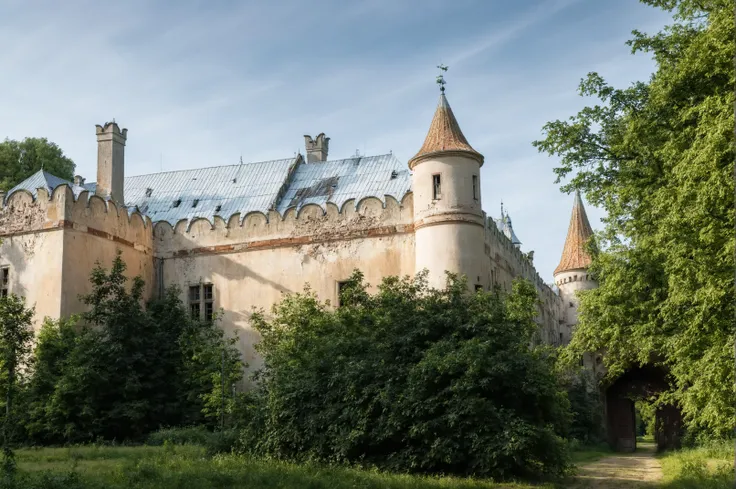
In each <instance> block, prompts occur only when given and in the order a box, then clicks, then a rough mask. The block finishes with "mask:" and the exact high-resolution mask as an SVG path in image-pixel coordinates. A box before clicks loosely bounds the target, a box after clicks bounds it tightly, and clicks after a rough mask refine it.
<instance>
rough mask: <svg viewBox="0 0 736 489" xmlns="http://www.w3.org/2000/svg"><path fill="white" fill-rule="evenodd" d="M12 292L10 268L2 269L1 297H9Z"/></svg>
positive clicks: (0, 275) (0, 274)
mask: <svg viewBox="0 0 736 489" xmlns="http://www.w3.org/2000/svg"><path fill="white" fill-rule="evenodd" d="M9 290H10V268H8V267H3V268H0V297H7V296H8V291H9Z"/></svg>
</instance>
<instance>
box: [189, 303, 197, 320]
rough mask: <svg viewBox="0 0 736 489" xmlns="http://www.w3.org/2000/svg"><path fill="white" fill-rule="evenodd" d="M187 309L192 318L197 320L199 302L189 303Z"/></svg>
mask: <svg viewBox="0 0 736 489" xmlns="http://www.w3.org/2000/svg"><path fill="white" fill-rule="evenodd" d="M189 311H190V313H191V315H192V319H196V320H199V302H196V303H191V304H189Z"/></svg>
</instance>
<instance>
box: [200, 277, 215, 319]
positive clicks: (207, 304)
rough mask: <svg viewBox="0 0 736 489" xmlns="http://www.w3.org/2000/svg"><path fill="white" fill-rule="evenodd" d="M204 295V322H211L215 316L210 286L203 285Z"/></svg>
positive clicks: (213, 299)
mask: <svg viewBox="0 0 736 489" xmlns="http://www.w3.org/2000/svg"><path fill="white" fill-rule="evenodd" d="M202 290H203V291H204V293H203V294H202V295H203V297H204V320H205V321H212V318H213V317H214V315H215V302H214V301H215V294H214V292H213V290H212V284H204V285H203V286H202Z"/></svg>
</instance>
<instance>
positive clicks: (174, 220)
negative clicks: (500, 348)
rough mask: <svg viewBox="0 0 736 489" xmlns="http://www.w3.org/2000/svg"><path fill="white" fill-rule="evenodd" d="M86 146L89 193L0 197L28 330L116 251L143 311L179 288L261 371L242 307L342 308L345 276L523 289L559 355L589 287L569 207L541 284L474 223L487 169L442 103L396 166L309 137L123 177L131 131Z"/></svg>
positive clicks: (4, 264) (74, 294)
mask: <svg viewBox="0 0 736 489" xmlns="http://www.w3.org/2000/svg"><path fill="white" fill-rule="evenodd" d="M96 134H97V141H98V156H97V162H98V163H97V181H96V183H86V182H85V180H84V179H83V178H82V177H79V176H78V177H76V178H75V179H74V181H73V182H69V181H65V180H62V179H60V178H58V177H56V176H54V175H51V174H49V173H47V172H44V171H39V172H37V173H36V174H34V175H33V176H31V177H29V178H28V179H26V180H25V181H24V182H22V183H20V184H19V185H17V186H16V187H15V188H13V189H11V190H10V191H9V192H7V193H6V194H5V195H2V196H0V197H1V198H0V200H1V201H2V207H0V239H2V243H1V244H0V280H1V281H2V293H6V294H7V293H15V294H17V295H20V296H24V297H25V298H26V301H27V304H28V305H30V306H34V307H35V314H36V325H37V326H38V325H40V323H41V321H42V320H43V318H44V317H46V316H48V317H52V318H57V317H67V316H69V315H72V314H76V313H80V312H82V311H83V310H84V306H83V304H81V303H80V301H79V296H80V294H86V293H88V292H89V291H90V288H91V286H90V283H89V274H90V271H91V270H92V268H93V267H94V266H95V264H96V263H100V264H102V265H103V266H105V267H109V265H110V264H111V262H112V260H113V258H114V256H115V254H116V253H117V250H120V251H121V252H122V258H123V259H124V261H125V262H126V264H127V266H128V274H129V276H131V277H132V276H134V275H140V276H141V277H142V278H143V279H144V281H145V283H146V292H145V293H146V296H147V297H148V298H151V297H155V296H157V295H159V294H161V293H162V292H163V291H164V289H165V288H166V287H168V286H170V285H178V286H179V287H180V289H181V291H182V300H183V301H184V303H186V304H187V305H188V307H189V310H190V311H191V314H192V315H194V316H196V317H200V318H203V319H207V318H209V317H211V316H212V315H213V314H214V313H215V312H217V311H222V319H221V324H222V327H223V328H224V329H225V330H226V332H228V333H231V334H232V333H236V334H237V335H238V337H239V348H240V351H241V352H242V354H243V359H244V361H246V362H247V363H248V364H249V365H250V366H251V368H254V367H257V366H258V365H259V363H260V362H259V359H258V357H257V354H256V353H255V351H254V349H253V346H254V344H255V343H256V342H257V341H258V335H257V333H256V332H255V331H254V330H252V329H251V327H250V325H249V317H250V315H251V313H252V310H253V307H256V308H263V309H265V310H266V311H270V309H271V306H272V305H273V304H275V303H277V302H279V301H280V300H281V298H282V294H284V293H288V292H298V291H301V290H302V289H303V286H304V284H305V283H309V284H310V285H311V287H312V289H313V290H314V291H315V292H316V293H317V294H318V296H319V297H320V298H321V299H323V300H325V299H328V300H330V301H331V303H332V304H335V305H339V290H340V286H341V283H342V282H343V281H345V280H346V279H347V278H348V277H349V276H350V274H351V273H352V271H353V270H354V269H356V268H357V269H360V270H361V271H362V272H363V273H364V275H365V278H366V280H367V281H368V282H369V283H371V284H373V285H376V284H378V283H380V281H381V279H382V278H383V277H386V276H390V275H399V276H404V275H414V274H415V273H417V272H419V271H421V270H423V269H427V270H428V273H429V275H428V279H429V282H430V285H431V286H434V287H442V286H444V284H445V271H446V270H447V271H450V272H454V273H459V274H464V275H465V276H466V277H467V279H468V286H469V288H470V289H471V290H475V289H483V290H489V289H490V288H492V287H494V286H499V287H501V288H503V289H506V290H510V286H511V281H512V280H513V279H514V278H516V277H524V278H525V279H527V280H529V281H531V282H532V283H533V284H534V285H535V286H536V288H537V291H538V293H539V298H540V302H539V315H538V324H539V327H540V328H539V337H538V340H539V341H543V342H546V343H550V344H555V345H559V344H564V343H567V342H568V341H569V339H570V335H571V333H572V330H573V328H574V325H575V323H576V322H577V304H578V302H577V301H578V299H577V296H576V294H575V292H576V291H577V290H580V289H589V288H592V287H594V286H595V282H594V281H593V280H592V279H591V278H590V276H589V275H588V274H587V272H586V270H587V267H588V265H589V264H590V258H589V256H588V255H587V253H586V252H585V250H584V243H585V241H586V240H587V238H588V237H590V235H591V233H592V230H591V228H590V224H589V222H588V219H587V216H586V215H585V209H584V207H583V204H582V200H581V199H580V197H579V196H576V198H575V202H574V205H573V214H572V218H571V221H570V228H569V230H568V237H567V240H566V243H565V248H564V250H563V253H562V259H561V262H560V265H559V266H558V267H557V269H556V270H555V285H554V286H551V285H548V284H546V283H544V281H543V280H542V279H541V278H540V276H539V274H538V273H537V271H536V269H535V268H534V265H533V254H532V253H523V252H522V251H521V249H520V245H521V243H520V242H519V240H518V238H517V237H516V235H515V233H514V230H513V227H512V224H511V219H510V217H509V216H508V214H504V213H503V211H502V215H501V217H500V218H499V219H494V218H491V217H489V216H487V215H486V213H485V212H484V211H483V210H482V195H481V191H480V176H481V171H482V168H483V163H484V158H483V156H482V155H481V154H480V153H478V152H477V151H475V150H474V149H473V148H472V147H471V145H470V144H469V143H468V141H467V140H466V139H465V137H464V135H463V133H462V131H461V130H460V126H459V124H458V122H457V120H456V118H455V116H454V114H453V112H452V109H451V108H450V105H449V103H448V102H447V99H446V97H445V95H444V93H443V94H442V95H441V96H440V101H439V104H438V106H437V110H436V112H435V115H434V118H433V120H432V122H431V124H430V128H429V132H428V134H427V137H426V140H425V141H424V144H423V145H422V146H421V148H420V150H419V152H418V153H417V154H416V155H415V156H414V157H413V158H411V159H410V160H409V162H408V164H406V163H402V162H400V161H399V160H398V159H397V158H395V157H394V156H393V155H392V154H385V155H379V156H370V157H365V156H356V157H354V158H349V159H343V160H330V159H329V158H328V152H329V138H327V137H325V135H324V134H320V135H318V136H317V137H316V138H312V137H309V136H305V142H306V148H305V149H306V155H305V156H302V155H301V154H299V155H297V156H295V157H292V158H286V159H283V160H275V161H265V162H257V163H245V164H243V163H241V164H238V165H231V166H220V167H211V168H200V169H196V170H183V171H171V172H162V173H155V174H150V175H141V176H132V177H126V176H125V162H124V160H125V151H124V150H125V145H126V142H127V129H122V130H121V129H120V127H119V126H118V124H116V123H115V122H112V123H107V124H105V125H104V126H96Z"/></svg>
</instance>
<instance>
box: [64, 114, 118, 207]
mask: <svg viewBox="0 0 736 489" xmlns="http://www.w3.org/2000/svg"><path fill="white" fill-rule="evenodd" d="M95 127H96V128H97V188H96V190H95V194H97V195H99V196H100V197H102V198H108V197H109V198H110V199H111V200H113V201H114V202H115V203H117V204H119V205H125V196H124V195H123V185H124V180H125V140H126V139H127V136H128V130H127V129H123V130H122V131H121V130H120V127H118V125H117V123H115V121H113V122H107V123H105V125H104V126H100V125H97V126H95ZM75 180H76V179H75Z"/></svg>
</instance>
